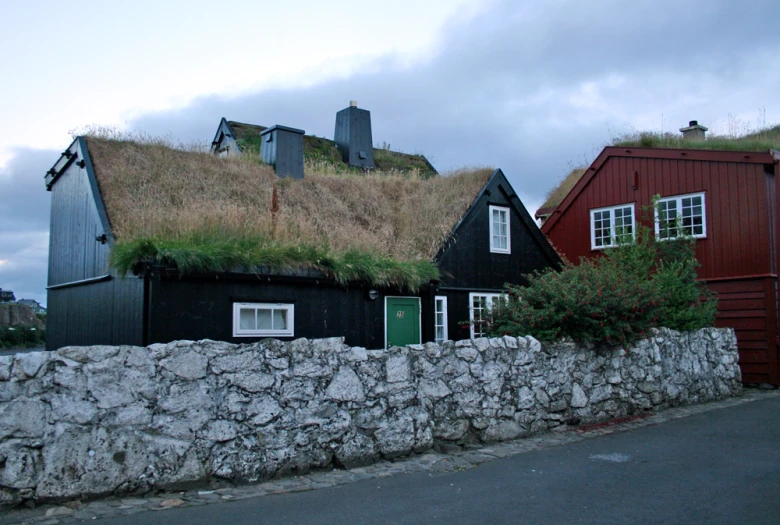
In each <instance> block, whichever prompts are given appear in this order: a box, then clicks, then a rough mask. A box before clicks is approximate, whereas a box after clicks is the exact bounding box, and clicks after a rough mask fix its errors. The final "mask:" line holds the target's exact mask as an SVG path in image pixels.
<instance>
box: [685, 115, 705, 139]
mask: <svg viewBox="0 0 780 525" xmlns="http://www.w3.org/2000/svg"><path fill="white" fill-rule="evenodd" d="M680 131H682V134H683V140H704V133H705V132H706V131H707V128H705V127H704V126H700V125H699V122H698V121H696V120H692V121H690V122H689V123H688V127H687V128H680Z"/></svg>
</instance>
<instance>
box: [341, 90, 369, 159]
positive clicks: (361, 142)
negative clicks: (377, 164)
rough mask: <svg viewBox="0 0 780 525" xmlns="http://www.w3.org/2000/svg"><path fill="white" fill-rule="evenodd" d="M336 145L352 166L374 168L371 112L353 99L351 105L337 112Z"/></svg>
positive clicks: (343, 157) (342, 156)
mask: <svg viewBox="0 0 780 525" xmlns="http://www.w3.org/2000/svg"><path fill="white" fill-rule="evenodd" d="M334 140H335V141H336V147H337V148H338V149H339V153H341V158H342V160H343V161H344V162H346V163H347V164H348V165H350V166H356V167H360V168H366V169H373V168H374V140H373V138H372V136H371V112H370V111H367V110H365V109H359V108H358V107H357V101H355V100H351V101H350V102H349V107H348V108H344V109H342V110H341V111H339V112H338V113H336V132H335V133H334Z"/></svg>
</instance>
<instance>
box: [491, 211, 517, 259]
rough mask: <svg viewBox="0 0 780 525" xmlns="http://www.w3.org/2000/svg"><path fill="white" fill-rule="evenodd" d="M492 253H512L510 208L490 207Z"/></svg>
mask: <svg viewBox="0 0 780 525" xmlns="http://www.w3.org/2000/svg"><path fill="white" fill-rule="evenodd" d="M489 212H490V251H491V252H492V253H512V248H511V245H510V237H509V208H504V207H503V206H490V207H489Z"/></svg>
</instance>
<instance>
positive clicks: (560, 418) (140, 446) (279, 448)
mask: <svg viewBox="0 0 780 525" xmlns="http://www.w3.org/2000/svg"><path fill="white" fill-rule="evenodd" d="M740 392H741V383H740V371H739V367H738V366H737V348H736V339H735V337H734V333H733V332H732V331H730V330H725V329H724V330H719V329H705V330H701V331H698V332H691V333H677V332H672V331H669V330H661V331H658V332H656V333H655V335H654V337H653V338H652V339H649V340H645V341H641V342H640V343H639V344H637V345H636V346H634V347H633V348H630V349H628V350H622V349H611V350H610V349H594V348H578V347H576V346H574V345H572V344H552V345H541V344H539V342H537V341H536V340H535V339H533V338H531V337H525V338H523V337H521V338H515V337H503V338H497V339H476V340H474V341H459V342H445V343H443V344H441V345H438V344H433V343H429V344H425V345H414V346H409V347H405V348H391V349H389V350H366V349H364V348H350V347H347V346H346V345H344V344H343V343H342V340H341V339H321V340H311V341H309V340H306V339H299V340H296V341H292V342H289V343H282V342H279V341H276V340H266V341H262V342H260V343H256V344H248V345H234V344H229V343H222V342H215V341H198V342H190V341H187V342H183V341H179V342H174V343H170V344H165V345H163V344H157V345H151V346H149V347H148V348H139V347H131V346H121V347H109V346H93V347H67V348H62V349H60V350H58V351H56V352H37V353H30V354H17V355H16V356H5V357H0V502H2V503H4V504H14V503H18V502H20V501H23V500H25V499H35V500H39V501H42V500H48V499H60V498H78V497H83V496H97V495H101V494H107V493H125V494H131V493H140V492H145V491H148V490H151V489H153V488H156V487H176V486H181V485H183V484H185V483H187V482H193V481H201V482H202V481H205V480H220V479H224V480H230V481H236V482H246V481H254V480H260V479H265V478H269V477H272V476H279V475H284V474H289V473H296V472H304V471H306V470H308V469H311V468H323V467H329V466H333V465H335V466H346V467H351V466H355V465H360V464H366V463H370V462H373V461H377V460H379V459H380V458H394V457H398V456H402V455H406V454H410V453H412V452H422V451H424V450H427V449H429V448H431V447H432V446H434V443H435V442H441V443H452V444H458V443H460V444H462V443H467V442H476V441H492V440H505V439H513V438H517V437H521V436H524V435H527V434H530V433H535V432H543V431H548V430H554V429H560V428H567V426H569V425H577V424H581V423H587V422H595V421H600V420H605V419H609V418H614V417H621V416H626V415H629V414H633V413H636V412H638V411H643V410H650V409H653V408H656V407H663V406H669V405H677V404H683V403H696V402H702V401H705V400H708V399H714V398H719V397H723V396H730V395H736V394H739V393H740Z"/></svg>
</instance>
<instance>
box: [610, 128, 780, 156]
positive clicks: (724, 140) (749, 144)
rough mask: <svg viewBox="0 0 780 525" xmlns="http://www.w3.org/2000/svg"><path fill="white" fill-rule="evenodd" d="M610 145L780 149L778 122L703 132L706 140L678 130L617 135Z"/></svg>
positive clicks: (744, 149)
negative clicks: (748, 129) (733, 131)
mask: <svg viewBox="0 0 780 525" xmlns="http://www.w3.org/2000/svg"><path fill="white" fill-rule="evenodd" d="M612 145H613V146H620V147H634V148H639V147H641V148H680V149H708V150H725V151H768V150H770V149H780V125H777V126H773V127H769V128H765V129H761V130H758V131H755V132H753V133H749V134H746V135H741V136H728V135H710V134H707V135H706V139H705V140H698V141H697V140H683V138H682V135H681V134H680V133H652V132H647V131H645V132H639V133H631V134H627V135H623V136H620V137H617V138H616V139H615V140H613V142H612Z"/></svg>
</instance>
